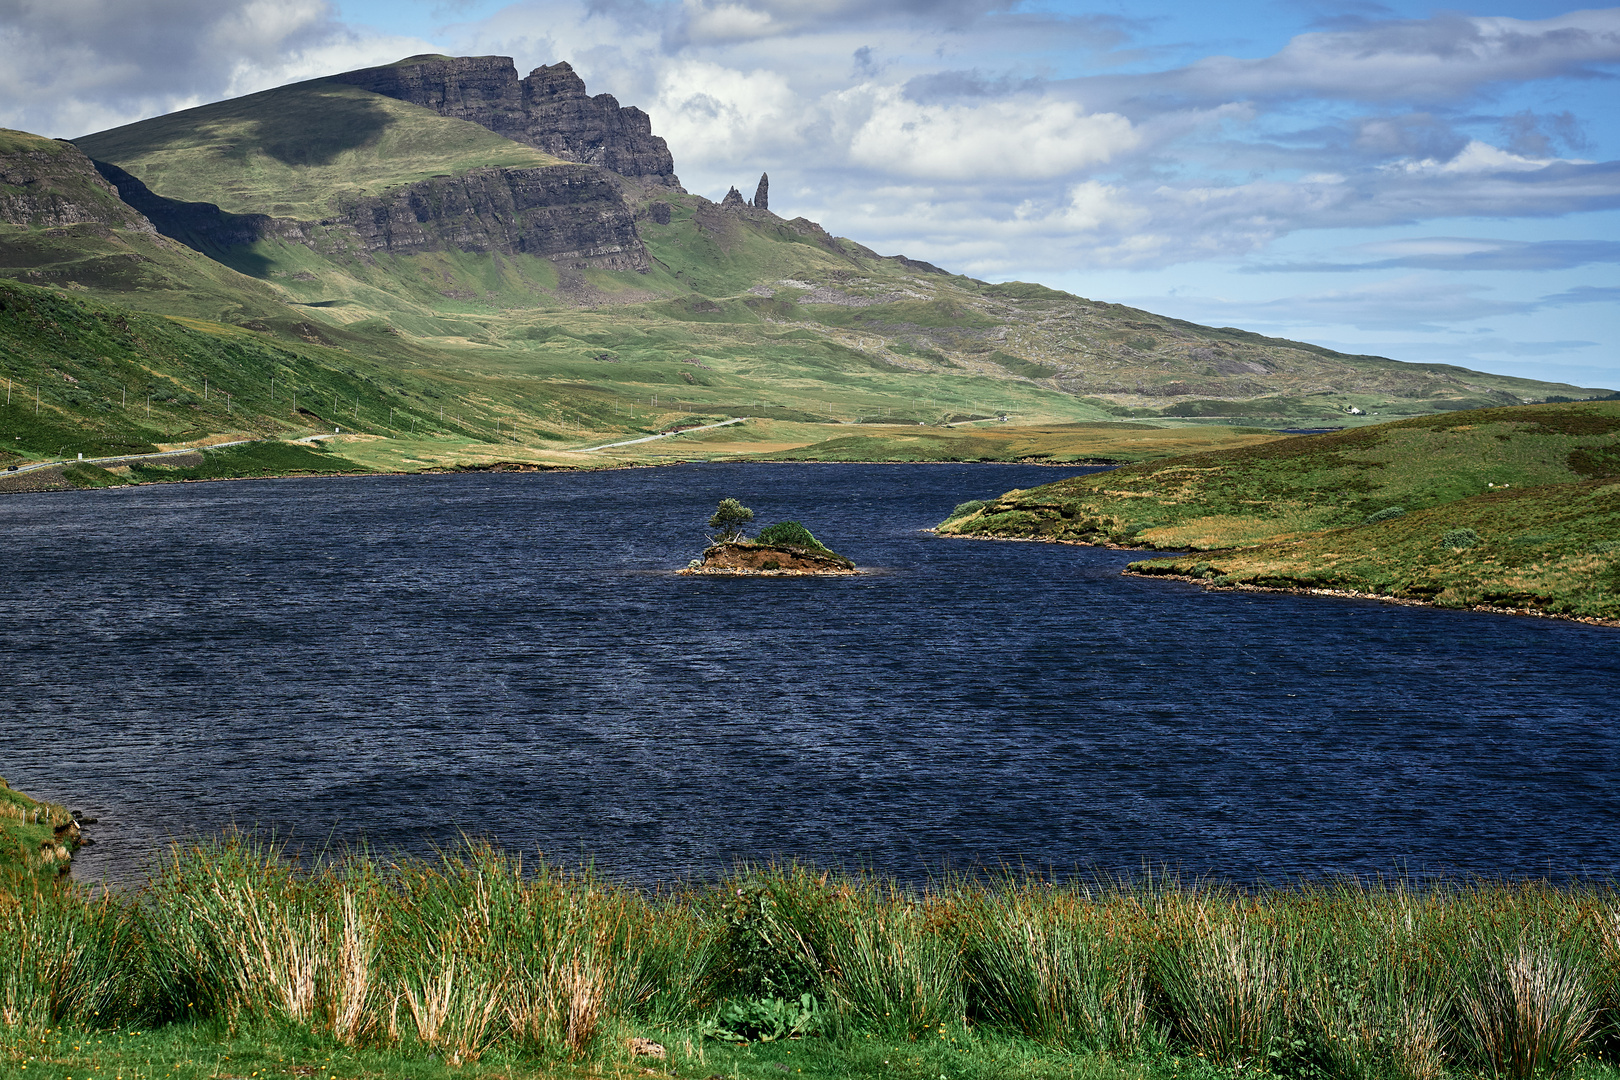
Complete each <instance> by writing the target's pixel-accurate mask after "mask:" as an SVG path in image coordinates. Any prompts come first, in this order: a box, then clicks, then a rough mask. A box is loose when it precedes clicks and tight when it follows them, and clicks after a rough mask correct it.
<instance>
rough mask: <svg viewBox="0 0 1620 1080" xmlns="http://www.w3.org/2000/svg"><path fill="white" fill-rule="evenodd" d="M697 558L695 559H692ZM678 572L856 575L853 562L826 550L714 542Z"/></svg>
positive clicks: (778, 545) (856, 571)
mask: <svg viewBox="0 0 1620 1080" xmlns="http://www.w3.org/2000/svg"><path fill="white" fill-rule="evenodd" d="M694 561H697V560H694ZM679 572H680V573H682V574H766V575H771V574H782V575H804V574H858V573H860V571H859V570H857V569H855V564H854V563H852V562H850V561H849V560H848V559H846V558H844V557H843V556H842V555H834V554H833V553H832V552H830V551H813V550H811V549H810V548H802V547H789V546H787V545H782V544H759V543H749V542H746V541H745V542H742V543H735V542H726V543H719V544H715V545H713V546H712V547H710V548H708V549H707V550H705V551H704V552H703V558H702V560H701V561H697V565H695V566H689V567H687V568H686V569H685V570H681V571H679Z"/></svg>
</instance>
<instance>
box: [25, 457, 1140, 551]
mask: <svg viewBox="0 0 1620 1080" xmlns="http://www.w3.org/2000/svg"><path fill="white" fill-rule="evenodd" d="M203 449H209V448H207V447H203V448H199V449H198V450H196V451H189V450H188V451H185V453H199V454H200V453H201V451H202V450H203ZM79 464H90V463H89V462H77V461H66V462H60V463H57V464H52V465H47V466H44V467H42V468H35V469H31V470H29V472H28V473H26V474H23V475H28V476H48V475H50V474H51V473H52V472H53V471H56V470H61V469H66V468H69V467H71V466H73V465H79ZM722 464H724V465H733V464H735V465H1024V466H1028V465H1034V466H1039V467H1041V468H1049V469H1070V468H1074V469H1089V468H1118V467H1119V466H1120V465H1127V464H1131V463H1130V462H1119V461H1056V462H1053V461H759V460H754V459H750V458H720V459H712V458H687V459H684V460H681V461H626V462H615V463H608V464H600V465H590V464H580V465H553V464H550V463H547V462H538V461H501V462H494V463H491V464H489V465H434V466H430V467H428V468H424V469H411V470H408V471H407V470H405V469H367V470H365V471H363V472H361V471H356V472H319V473H317V472H289V473H270V474H266V475H264V476H209V477H176V478H175V479H173V480H138V481H134V482H131V483H127V484H110V485H108V486H107V487H83V488H81V487H74V486H73V485H72V484H67V485H66V486H64V487H44V488H23V487H18V488H7V487H6V486H4V481H5V478H6V476H7V474H6V473H3V472H0V497H5V496H8V495H60V494H62V493H64V492H69V491H119V490H123V489H126V488H135V487H161V486H166V485H169V484H224V483H234V482H236V481H239V480H310V479H315V478H318V477H331V478H337V477H344V476H455V475H459V474H462V473H502V472H514V473H531V472H532V473H543V472H570V473H572V472H619V471H621V470H625V469H668V468H673V467H675V466H677V465H722ZM993 539H1015V538H1014V537H1005V538H1001V537H995V538H993Z"/></svg>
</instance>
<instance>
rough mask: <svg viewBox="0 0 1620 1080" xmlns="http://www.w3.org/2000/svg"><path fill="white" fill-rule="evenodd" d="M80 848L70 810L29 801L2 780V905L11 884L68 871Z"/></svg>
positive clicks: (0, 799) (0, 833)
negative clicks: (69, 863)
mask: <svg viewBox="0 0 1620 1080" xmlns="http://www.w3.org/2000/svg"><path fill="white" fill-rule="evenodd" d="M78 846H79V833H78V828H77V827H76V826H75V825H74V822H73V817H72V815H71V814H70V813H69V812H68V810H67V808H66V807H64V806H59V805H57V804H56V803H50V802H39V801H37V800H35V799H32V798H29V797H28V796H27V795H24V794H23V793H22V792H20V791H13V790H12V789H11V788H10V787H9V786H8V785H7V784H6V782H5V781H4V780H0V904H4V902H5V898H6V895H7V893H6V889H7V886H8V884H9V883H12V882H15V881H17V880H20V879H26V878H29V877H32V876H35V875H43V876H46V877H55V876H56V875H58V874H60V873H63V872H65V871H66V870H67V867H68V862H69V860H70V859H71V858H72V855H73V852H74V850H75V849H77V848H78Z"/></svg>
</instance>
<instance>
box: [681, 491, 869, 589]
mask: <svg viewBox="0 0 1620 1080" xmlns="http://www.w3.org/2000/svg"><path fill="white" fill-rule="evenodd" d="M752 520H754V512H753V511H752V510H750V509H749V508H748V507H746V506H744V505H742V503H740V502H738V501H737V500H736V499H722V500H720V505H719V507H717V508H716V509H715V512H714V516H713V517H711V518H710V519H709V528H711V529H714V530H716V531H715V532H714V533H713V534H711V535H710V536H709V546H708V547H706V548H705V549H704V550H703V557H702V558H701V559H693V560H692V561H691V562H690V563H688V564H687V566H686V569H684V570H680V571H677V573H681V574H724V575H749V576H755V575H758V576H766V577H778V576H783V577H786V576H793V577H802V576H804V575H807V574H817V575H823V574H836V575H848V574H858V573H860V571H859V570H857V569H856V568H855V564H854V563H852V562H850V561H849V560H848V559H846V558H844V557H843V556H842V555H840V554H838V553H837V552H835V551H832V550H830V549H829V548H828V547H827V546H826V545H825V544H823V543H822V542H821V541H820V540H817V539H816V538H815V536H814V535H813V534H812V533H811V532H810V530H809V529H807V528H805V527H804V526H803V525H801V524H799V523H798V522H797V521H779V522H777V523H776V524H775V525H768V526H766V527H765V528H764V529H762V530H760V533H759V535H758V536H757V537H755V538H754V539H752V540H750V539H749V538H748V537H746V536H744V535H743V531H742V529H743V526H744V525H746V524H747V523H748V522H750V521H752Z"/></svg>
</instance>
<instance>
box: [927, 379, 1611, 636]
mask: <svg viewBox="0 0 1620 1080" xmlns="http://www.w3.org/2000/svg"><path fill="white" fill-rule="evenodd" d="M1617 479H1620V402H1585V403H1578V404H1562V405H1534V406H1519V407H1516V408H1504V409H1485V410H1478V411H1468V412H1456V413H1449V414H1446V415H1444V416H1434V417H1423V418H1418V419H1413V420H1404V421H1399V422H1395V423H1390V424H1382V425H1378V426H1376V427H1368V428H1361V429H1358V430H1355V431H1345V432H1339V433H1335V434H1329V435H1314V436H1301V437H1297V438H1293V439H1286V440H1282V441H1278V442H1272V443H1267V444H1265V445H1261V446H1251V447H1244V448H1241V449H1236V450H1221V451H1215V452H1211V453H1205V454H1193V455H1188V456H1185V457H1179V458H1172V459H1170V460H1168V461H1160V462H1156V463H1154V464H1151V465H1138V466H1132V467H1128V468H1123V469H1119V470H1116V471H1113V472H1110V473H1105V474H1098V475H1095V476H1086V477H1077V478H1074V479H1070V480H1063V481H1059V482H1058V483H1055V484H1049V485H1046V486H1044V487H1039V488H1031V489H1029V490H1027V491H1013V492H1008V493H1007V494H1005V495H1003V496H1001V497H1000V498H998V499H994V500H990V501H988V502H987V503H985V504H983V505H982V506H980V507H978V508H975V509H973V510H972V511H971V512H969V513H964V514H962V515H960V516H958V517H955V518H953V519H952V520H950V521H947V522H945V523H943V524H942V525H941V526H940V532H941V533H942V534H945V535H956V536H985V537H1017V538H1033V539H1046V540H1055V541H1070V542H1076V543H1110V544H1118V545H1125V546H1131V547H1148V548H1160V549H1165V550H1170V549H1183V550H1185V549H1191V550H1194V551H1200V552H1213V553H1214V554H1209V555H1205V556H1198V557H1193V558H1180V559H1176V560H1172V561H1168V562H1153V563H1143V564H1136V565H1135V566H1133V569H1135V570H1138V571H1140V572H1143V573H1177V574H1183V575H1186V576H1193V577H1198V578H1202V579H1209V580H1214V581H1218V583H1219V584H1222V585H1229V584H1261V585H1278V584H1282V583H1292V584H1293V585H1296V586H1300V587H1311V588H1338V589H1347V590H1354V591H1358V592H1370V593H1376V594H1380V595H1394V596H1402V597H1408V598H1413V599H1431V598H1436V597H1443V598H1444V600H1445V602H1447V603H1456V604H1459V605H1461V604H1490V605H1496V606H1509V607H1523V608H1534V609H1537V610H1546V611H1550V612H1554V613H1558V614H1572V615H1581V616H1594V617H1603V618H1616V617H1620V579H1617V578H1616V577H1615V567H1616V558H1617V556H1620V546H1611V545H1610V539H1611V538H1612V537H1614V536H1616V535H1617V534H1616V532H1615V529H1616V526H1617V525H1620V517H1617V515H1620V501H1617V500H1620V483H1616V482H1615V481H1616V480H1617ZM1464 529H1471V530H1473V531H1474V533H1475V534H1476V535H1475V536H1473V537H1470V536H1468V535H1467V534H1464V533H1453V530H1464ZM1448 533H1452V535H1451V537H1450V539H1449V540H1447V539H1445V537H1446V534H1448Z"/></svg>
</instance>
